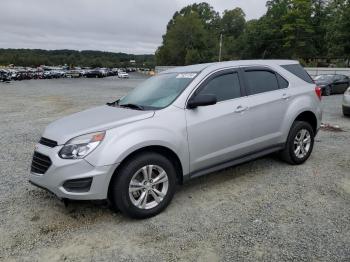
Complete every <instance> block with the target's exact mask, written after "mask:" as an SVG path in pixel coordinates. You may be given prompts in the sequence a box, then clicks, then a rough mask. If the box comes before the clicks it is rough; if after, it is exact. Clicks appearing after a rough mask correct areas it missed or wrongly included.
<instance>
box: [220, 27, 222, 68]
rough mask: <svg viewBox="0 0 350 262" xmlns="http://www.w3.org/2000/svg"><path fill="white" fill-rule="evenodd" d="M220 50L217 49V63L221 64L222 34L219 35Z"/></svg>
mask: <svg viewBox="0 0 350 262" xmlns="http://www.w3.org/2000/svg"><path fill="white" fill-rule="evenodd" d="M219 46H220V49H219V62H221V52H222V33H221V34H220V44H219Z"/></svg>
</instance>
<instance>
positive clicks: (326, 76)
mask: <svg viewBox="0 0 350 262" xmlns="http://www.w3.org/2000/svg"><path fill="white" fill-rule="evenodd" d="M333 77H334V75H319V76H316V77H315V80H321V81H324V80H332V79H333Z"/></svg>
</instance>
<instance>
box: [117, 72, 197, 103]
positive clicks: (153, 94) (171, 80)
mask: <svg viewBox="0 0 350 262" xmlns="http://www.w3.org/2000/svg"><path fill="white" fill-rule="evenodd" d="M195 76H196V74H195V73H181V74H179V73H169V74H162V75H157V76H154V77H151V78H149V79H148V80H146V81H145V82H143V83H142V84H141V85H139V86H138V87H136V88H135V89H134V90H132V91H131V92H130V93H129V94H127V95H126V96H124V97H123V98H121V99H120V100H119V102H118V105H119V106H126V105H136V106H139V107H142V108H144V109H161V108H164V107H167V106H168V105H170V104H171V103H172V102H174V100H175V99H176V98H177V97H178V96H179V95H180V94H181V93H182V91H183V90H185V88H186V87H187V86H188V84H189V83H190V82H191V81H192V80H193V78H194V77H195Z"/></svg>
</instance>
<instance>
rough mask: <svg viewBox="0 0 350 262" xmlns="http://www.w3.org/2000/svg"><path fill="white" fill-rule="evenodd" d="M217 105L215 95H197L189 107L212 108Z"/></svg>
mask: <svg viewBox="0 0 350 262" xmlns="http://www.w3.org/2000/svg"><path fill="white" fill-rule="evenodd" d="M216 103H217V98H216V96H215V95H209V94H208V95H197V96H195V97H194V98H191V99H190V100H189V101H188V103H187V107H188V108H190V109H194V108H197V107H199V106H210V105H215V104H216Z"/></svg>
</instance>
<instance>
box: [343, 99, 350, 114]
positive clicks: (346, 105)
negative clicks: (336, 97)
mask: <svg viewBox="0 0 350 262" xmlns="http://www.w3.org/2000/svg"><path fill="white" fill-rule="evenodd" d="M343 113H344V115H350V95H344V97H343Z"/></svg>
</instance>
